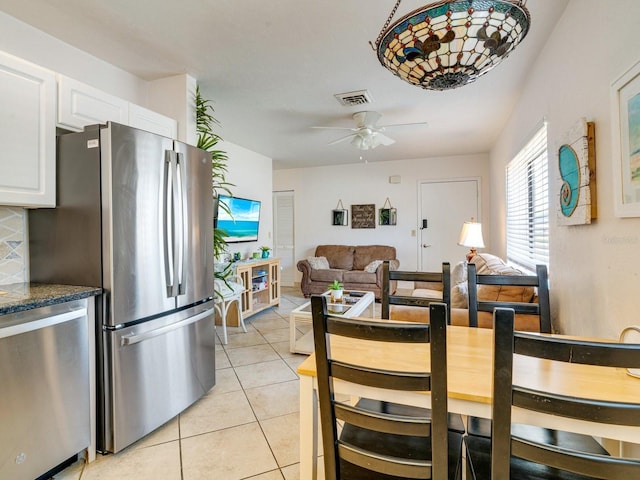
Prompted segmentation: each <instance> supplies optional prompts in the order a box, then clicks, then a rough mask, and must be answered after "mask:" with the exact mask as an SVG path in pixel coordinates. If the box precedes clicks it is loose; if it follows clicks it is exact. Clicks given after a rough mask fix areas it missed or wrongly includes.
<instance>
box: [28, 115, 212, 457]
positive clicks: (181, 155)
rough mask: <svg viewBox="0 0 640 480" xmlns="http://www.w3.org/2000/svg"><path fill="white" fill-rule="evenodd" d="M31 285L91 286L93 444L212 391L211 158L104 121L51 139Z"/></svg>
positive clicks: (33, 216)
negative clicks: (50, 183)
mask: <svg viewBox="0 0 640 480" xmlns="http://www.w3.org/2000/svg"><path fill="white" fill-rule="evenodd" d="M29 241H30V247H29V248H30V264H31V266H30V270H31V281H34V282H45V283H62V284H75V285H87V286H97V287H102V288H103V289H104V294H103V295H102V296H101V297H100V298H99V301H98V302H97V305H98V306H97V310H98V311H97V316H96V318H97V319H98V320H97V325H96V340H97V341H96V344H97V347H96V349H97V362H96V365H97V366H96V370H97V384H98V391H97V411H98V413H97V437H98V438H97V448H98V450H99V451H103V452H117V451H119V450H121V449H123V448H124V447H126V446H128V445H130V444H131V443H133V442H135V441H136V440H138V439H139V438H141V437H143V436H144V435H146V434H147V433H149V432H151V431H152V430H154V429H155V428H157V427H159V426H160V425H162V424H163V423H165V422H167V421H168V420H169V419H171V418H172V417H174V416H175V415H177V414H178V413H180V412H181V411H182V410H184V409H185V408H186V407H188V406H189V405H191V404H192V403H193V402H195V401H196V400H197V399H198V398H200V397H201V396H202V395H204V394H205V393H206V392H207V391H209V390H210V389H211V387H212V386H213V385H214V383H215V363H214V362H215V352H214V347H215V332H214V313H213V295H214V286H213V280H214V274H213V253H212V250H213V197H212V182H211V157H210V155H209V154H208V153H207V152H205V151H203V150H200V149H197V148H195V147H192V146H189V145H186V144H184V143H181V142H178V141H174V140H172V139H170V138H166V137H162V136H159V135H155V134H152V133H149V132H145V131H142V130H138V129H134V128H131V127H127V126H123V125H119V124H116V123H112V122H109V123H107V124H106V125H95V126H91V127H87V128H86V129H85V131H84V132H80V133H70V134H65V135H61V136H59V137H58V145H57V207H56V208H55V209H42V210H33V211H31V212H30V213H29Z"/></svg>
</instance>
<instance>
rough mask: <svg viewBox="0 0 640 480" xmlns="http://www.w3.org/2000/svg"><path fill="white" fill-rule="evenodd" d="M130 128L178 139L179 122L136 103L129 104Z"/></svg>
mask: <svg viewBox="0 0 640 480" xmlns="http://www.w3.org/2000/svg"><path fill="white" fill-rule="evenodd" d="M129 126H131V127H134V128H140V129H142V130H146V131H147V132H151V133H157V134H158V135H162V136H165V137H169V138H178V122H177V121H175V120H174V119H173V118H170V117H166V116H164V115H161V114H159V113H157V112H154V111H153V110H149V109H148V108H144V107H141V106H140V105H136V104H135V103H130V104H129Z"/></svg>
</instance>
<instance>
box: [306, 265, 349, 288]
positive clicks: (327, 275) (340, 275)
mask: <svg viewBox="0 0 640 480" xmlns="http://www.w3.org/2000/svg"><path fill="white" fill-rule="evenodd" d="M346 271H347V270H340V269H339V268H329V269H326V270H311V280H312V281H314V282H327V287H329V284H330V283H332V282H333V281H334V280H338V281H339V282H344V273H345V272H346ZM325 290H326V289H325Z"/></svg>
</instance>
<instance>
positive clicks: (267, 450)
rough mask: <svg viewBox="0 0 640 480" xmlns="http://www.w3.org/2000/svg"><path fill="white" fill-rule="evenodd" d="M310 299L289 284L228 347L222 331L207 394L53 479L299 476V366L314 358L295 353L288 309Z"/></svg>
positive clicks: (232, 333) (286, 479) (275, 479)
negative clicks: (122, 444)
mask: <svg viewBox="0 0 640 480" xmlns="http://www.w3.org/2000/svg"><path fill="white" fill-rule="evenodd" d="M305 301H306V300H305V299H304V297H303V296H302V294H301V293H300V289H299V288H298V287H295V288H283V289H282V296H281V303H280V306H279V307H274V308H271V309H268V310H266V311H263V312H261V313H259V314H257V315H254V316H252V317H249V318H248V319H246V321H245V323H246V326H247V330H248V333H244V332H242V330H240V329H239V328H229V329H228V333H229V343H228V344H227V345H222V343H221V342H220V336H218V346H219V348H218V350H217V352H216V369H217V378H216V385H215V387H213V389H211V391H210V392H209V393H208V394H207V395H206V396H204V397H203V398H202V399H200V400H199V401H198V402H196V403H195V404H194V405H192V406H191V407H190V408H188V409H187V410H185V411H184V412H183V413H182V414H180V415H178V416H177V417H176V418H174V419H172V420H171V421H169V422H168V423H166V424H165V425H163V426H162V427H160V428H159V429H157V430H156V431H154V432H153V433H151V434H149V435H147V436H146V437H144V438H143V439H141V440H139V441H138V442H136V443H135V444H133V445H131V446H130V447H128V448H126V449H124V450H123V451H122V452H119V453H117V454H115V455H105V456H102V455H98V458H97V460H96V461H95V462H92V463H90V464H84V462H82V461H79V462H76V463H75V464H73V465H71V466H70V467H69V468H67V469H65V470H63V471H62V472H60V473H59V474H58V475H56V476H55V477H54V479H55V480H120V479H135V480H147V479H148V480H165V479H166V480H201V479H207V480H241V479H254V480H300V476H299V441H298V437H299V401H298V398H299V394H298V384H299V382H298V376H297V374H296V368H297V367H298V365H299V364H300V363H301V362H302V361H303V360H304V359H305V358H307V357H306V355H298V354H292V353H290V352H289V313H290V312H291V310H293V309H294V308H296V307H298V306H299V305H301V304H302V303H304V302H305ZM220 332H221V330H220V328H218V334H220ZM319 467H320V468H319V470H322V462H319ZM319 474H320V476H321V478H322V477H323V476H324V475H322V472H319Z"/></svg>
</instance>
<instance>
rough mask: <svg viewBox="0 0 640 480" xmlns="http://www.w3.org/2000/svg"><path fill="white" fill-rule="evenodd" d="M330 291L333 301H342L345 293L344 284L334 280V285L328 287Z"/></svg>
mask: <svg viewBox="0 0 640 480" xmlns="http://www.w3.org/2000/svg"><path fill="white" fill-rule="evenodd" d="M327 288H328V289H329V290H330V294H331V300H332V301H334V302H339V301H342V294H343V292H344V287H343V286H342V283H340V282H339V281H338V280H334V281H333V283H330V284H329V286H328V287H327Z"/></svg>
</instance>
